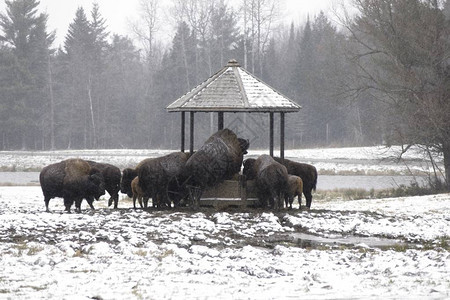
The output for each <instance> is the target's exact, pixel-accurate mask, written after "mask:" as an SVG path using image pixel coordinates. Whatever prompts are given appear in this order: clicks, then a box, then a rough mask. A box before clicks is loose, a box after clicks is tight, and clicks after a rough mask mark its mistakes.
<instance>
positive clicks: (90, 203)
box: [80, 197, 95, 212]
mask: <svg viewBox="0 0 450 300" xmlns="http://www.w3.org/2000/svg"><path fill="white" fill-rule="evenodd" d="M81 201H83V199H81V200H80V212H81ZM86 201H87V203H88V204H89V207H90V208H91V209H92V210H95V207H94V204H93V203H94V198H92V197H89V198H86Z"/></svg>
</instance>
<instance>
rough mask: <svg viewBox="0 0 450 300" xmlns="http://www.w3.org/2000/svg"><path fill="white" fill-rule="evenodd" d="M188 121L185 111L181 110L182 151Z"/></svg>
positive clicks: (182, 149)
mask: <svg viewBox="0 0 450 300" xmlns="http://www.w3.org/2000/svg"><path fill="white" fill-rule="evenodd" d="M185 123H186V114H185V112H184V111H182V112H181V152H184V141H185V138H186V136H185V134H186V132H185V131H186V130H185V127H186V125H185Z"/></svg>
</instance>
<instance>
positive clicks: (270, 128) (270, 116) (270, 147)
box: [269, 112, 273, 157]
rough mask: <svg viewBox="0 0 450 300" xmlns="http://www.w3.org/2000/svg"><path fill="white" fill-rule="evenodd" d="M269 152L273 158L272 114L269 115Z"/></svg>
mask: <svg viewBox="0 0 450 300" xmlns="http://www.w3.org/2000/svg"><path fill="white" fill-rule="evenodd" d="M269 143H270V144H269V151H270V156H272V157H273V112H271V113H269Z"/></svg>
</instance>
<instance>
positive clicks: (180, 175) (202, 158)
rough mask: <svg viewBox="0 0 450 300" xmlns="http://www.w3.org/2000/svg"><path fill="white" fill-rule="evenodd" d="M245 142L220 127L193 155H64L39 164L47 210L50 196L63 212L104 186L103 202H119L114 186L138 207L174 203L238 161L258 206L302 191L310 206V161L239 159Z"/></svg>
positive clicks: (230, 172)
mask: <svg viewBox="0 0 450 300" xmlns="http://www.w3.org/2000/svg"><path fill="white" fill-rule="evenodd" d="M248 148H249V142H248V140H245V139H242V138H238V137H237V136H236V134H235V133H234V132H233V131H231V130H229V129H223V130H219V131H218V132H216V133H215V134H213V135H212V136H211V137H210V138H209V139H208V140H207V141H206V142H205V143H204V144H203V146H202V147H201V148H200V149H198V150H197V151H196V152H194V153H193V154H192V155H190V154H188V153H184V152H174V153H170V154H168V155H165V156H161V157H157V158H147V159H144V160H143V161H141V162H140V163H139V164H138V165H137V166H135V167H134V168H126V169H124V170H123V172H121V170H120V169H119V168H117V167H115V166H113V165H111V164H107V163H98V162H94V161H86V160H82V159H78V158H76V159H67V160H64V161H61V162H58V163H55V164H51V165H48V166H46V167H45V168H43V169H42V171H41V173H40V176H39V181H40V184H41V188H42V192H43V194H44V201H45V207H46V210H47V211H49V201H50V199H51V198H55V197H60V198H63V199H64V206H65V210H66V211H67V212H70V211H71V207H72V205H73V204H75V210H76V211H77V212H80V211H81V202H82V200H83V199H86V201H87V202H88V204H89V206H90V207H91V208H92V209H94V206H93V201H94V199H97V200H98V199H99V198H100V197H101V196H102V195H104V194H105V191H107V192H108V194H109V195H110V198H109V201H108V206H111V205H112V204H113V203H114V208H117V207H118V201H119V191H120V192H122V193H124V194H126V195H128V197H130V198H133V207H134V208H136V200H138V203H139V205H140V207H141V208H147V207H148V200H149V199H150V198H152V205H153V207H159V208H161V207H172V204H173V206H175V207H177V206H182V205H190V204H191V203H193V202H192V197H193V193H192V190H195V191H197V193H196V196H197V197H198V198H200V197H201V194H202V193H203V191H204V190H205V189H208V188H212V187H215V186H217V185H218V184H220V183H222V182H223V181H225V180H229V179H232V178H233V177H235V175H236V174H238V173H239V172H240V171H241V168H242V166H243V171H242V173H243V175H244V176H245V177H244V178H246V180H254V182H255V186H256V193H257V197H258V199H259V206H260V207H263V208H267V207H270V208H273V209H276V210H278V209H280V208H282V207H283V206H284V205H286V207H290V208H292V203H293V200H294V198H295V197H296V196H297V197H298V201H299V204H300V203H301V194H302V193H303V194H304V195H305V198H306V207H307V208H308V209H309V208H310V207H311V202H312V194H311V192H312V190H315V188H316V184H317V171H316V168H315V167H314V166H311V165H308V164H302V163H298V162H294V161H290V160H288V159H280V158H273V157H271V156H269V155H261V156H260V157H258V158H256V159H254V158H248V159H246V160H245V161H244V155H245V154H246V153H247V150H248Z"/></svg>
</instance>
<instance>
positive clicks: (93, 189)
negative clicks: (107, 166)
mask: <svg viewBox="0 0 450 300" xmlns="http://www.w3.org/2000/svg"><path fill="white" fill-rule="evenodd" d="M88 193H89V194H90V195H92V196H94V198H95V199H97V200H98V199H100V197H101V196H103V195H104V194H105V181H104V179H103V176H102V175H101V174H99V173H95V174H92V175H89V178H88Z"/></svg>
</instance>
